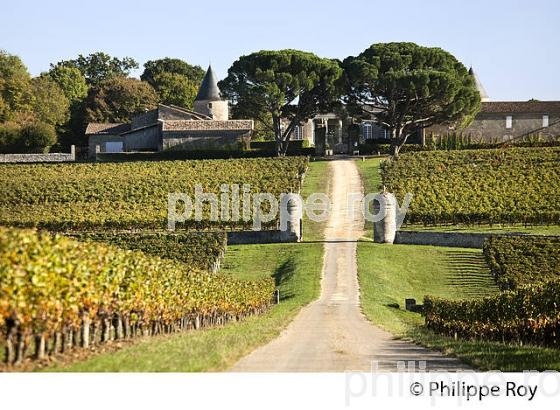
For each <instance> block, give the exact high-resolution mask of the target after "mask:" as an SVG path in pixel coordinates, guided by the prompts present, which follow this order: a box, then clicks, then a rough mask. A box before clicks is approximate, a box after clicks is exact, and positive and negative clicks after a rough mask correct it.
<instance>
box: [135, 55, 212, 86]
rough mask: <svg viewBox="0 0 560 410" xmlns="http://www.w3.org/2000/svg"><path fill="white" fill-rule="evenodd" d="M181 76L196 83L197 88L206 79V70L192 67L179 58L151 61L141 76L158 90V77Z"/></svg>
mask: <svg viewBox="0 0 560 410" xmlns="http://www.w3.org/2000/svg"><path fill="white" fill-rule="evenodd" d="M165 73H168V74H179V75H181V76H183V77H185V78H186V79H187V80H189V81H191V82H192V83H194V84H195V85H196V86H197V87H198V85H199V84H200V82H201V81H202V78H203V77H204V70H203V69H202V68H201V67H200V66H198V65H191V64H189V63H187V62H186V61H183V60H180V59H178V58H168V57H166V58H161V59H159V60H150V61H148V62H146V64H144V72H143V73H142V75H141V76H140V79H141V80H142V81H147V82H148V83H150V85H151V86H152V87H154V88H156V84H157V77H158V76H160V75H162V74H165Z"/></svg>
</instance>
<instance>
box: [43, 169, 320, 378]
mask: <svg viewBox="0 0 560 410" xmlns="http://www.w3.org/2000/svg"><path fill="white" fill-rule="evenodd" d="M328 178H329V172H328V162H325V161H322V162H311V163H310V165H309V170H308V172H307V174H306V177H305V180H304V186H303V189H302V196H303V197H304V198H306V197H307V196H308V195H309V194H311V193H313V192H327V189H328V187H327V185H328ZM324 225H325V224H324V223H321V224H316V223H312V222H311V221H307V220H306V219H304V235H305V240H306V241H309V243H300V244H295V243H289V244H267V245H237V246H229V247H228V249H227V252H226V257H225V260H224V262H223V264H222V272H224V273H227V274H231V275H235V276H237V277H239V278H242V279H246V280H251V279H256V278H260V277H263V276H273V277H274V278H275V281H276V284H277V287H278V289H279V290H280V298H281V301H280V304H279V305H277V306H274V307H273V308H272V309H271V310H270V311H269V312H268V313H266V314H264V315H262V316H258V317H252V318H249V319H247V320H245V321H243V322H239V323H231V324H228V325H226V326H224V327H222V328H215V329H207V330H200V331H190V332H186V333H182V334H175V335H170V336H162V337H155V338H145V339H142V340H140V341H138V342H137V343H134V344H132V345H130V346H127V347H124V348H122V349H120V350H118V351H116V352H111V353H102V354H98V355H96V356H92V357H91V358H89V359H87V360H84V361H81V362H76V363H74V364H72V365H69V366H64V367H63V366H58V367H51V368H49V369H47V370H49V371H74V372H99V371H101V372H104V371H125V372H138V371H144V372H191V371H218V370H225V369H227V368H228V367H230V366H231V365H233V364H234V363H235V362H236V361H237V360H239V359H240V358H241V357H243V356H244V355H246V354H248V353H249V352H251V351H252V350H254V349H255V348H257V347H259V346H261V345H263V344H265V343H267V342H269V341H270V340H272V339H274V338H275V337H277V336H278V335H279V334H280V332H281V330H282V329H284V328H285V327H286V326H287V325H288V323H289V322H290V321H291V320H292V319H293V318H294V316H295V315H296V314H297V313H298V312H299V310H300V309H301V308H302V307H303V306H305V305H306V304H308V303H309V302H311V301H313V300H314V299H316V298H317V296H318V295H319V290H320V278H321V269H322V266H323V244H322V243H320V242H318V241H320V240H321V239H322V238H323V234H322V232H323V230H324Z"/></svg>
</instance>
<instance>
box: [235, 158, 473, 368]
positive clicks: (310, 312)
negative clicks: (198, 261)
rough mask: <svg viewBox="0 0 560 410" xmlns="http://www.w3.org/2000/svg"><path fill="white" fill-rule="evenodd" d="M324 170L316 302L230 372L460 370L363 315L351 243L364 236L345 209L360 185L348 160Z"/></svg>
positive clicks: (357, 215) (357, 218) (356, 216)
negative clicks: (326, 185)
mask: <svg viewBox="0 0 560 410" xmlns="http://www.w3.org/2000/svg"><path fill="white" fill-rule="evenodd" d="M329 166H330V167H332V178H333V181H332V192H331V198H332V212H331V216H330V219H329V223H328V226H327V229H326V242H325V257H324V264H323V279H322V282H321V297H320V298H319V299H318V300H316V301H315V302H313V303H311V304H309V305H308V306H306V307H305V308H303V309H302V310H301V311H300V313H299V314H298V315H297V316H296V318H295V319H294V320H293V322H292V323H291V324H290V325H289V326H288V327H287V328H286V329H285V330H284V331H283V332H282V334H281V335H280V336H279V337H278V338H276V339H275V340H273V341H272V342H270V343H268V344H267V345H265V346H262V347H260V348H259V349H257V350H255V351H253V352H252V353H250V354H249V355H247V356H245V357H244V358H242V359H241V360H240V361H239V362H237V364H236V365H235V366H234V367H233V368H232V369H231V370H232V371H249V372H283V371H285V372H329V371H335V372H338V371H346V370H356V371H370V370H371V369H372V365H373V366H374V368H377V369H380V370H388V371H397V370H398V369H400V368H402V366H404V365H405V363H406V365H409V366H410V365H411V363H410V362H411V361H415V362H416V363H415V364H414V366H416V367H418V366H425V367H426V368H427V369H429V370H433V369H440V370H449V371H452V370H457V369H465V368H466V367H465V366H464V365H462V364H461V363H460V362H458V361H457V360H454V359H450V358H446V357H444V356H442V355H441V354H440V353H437V352H434V351H431V350H428V349H425V348H422V347H419V346H416V345H414V344H412V343H407V342H403V341H397V340H394V339H393V337H392V335H391V334H389V333H387V332H385V331H383V330H381V329H379V328H378V327H375V326H373V325H372V324H371V323H370V322H369V321H368V320H367V319H366V318H365V317H364V316H363V315H362V312H361V310H360V299H359V298H360V296H359V295H360V290H359V285H358V278H357V268H356V240H357V239H359V238H360V237H361V236H362V234H363V226H364V220H363V216H362V214H361V212H351V211H350V209H349V207H348V204H347V202H348V201H347V197H348V196H349V195H350V194H352V193H361V192H362V183H361V179H360V175H359V173H358V169H357V167H356V165H355V163H354V162H353V161H352V160H337V161H332V162H331V163H330V165H329ZM419 361H420V362H422V363H419ZM423 362H425V363H423ZM375 363H377V364H375ZM397 366H398V367H397Z"/></svg>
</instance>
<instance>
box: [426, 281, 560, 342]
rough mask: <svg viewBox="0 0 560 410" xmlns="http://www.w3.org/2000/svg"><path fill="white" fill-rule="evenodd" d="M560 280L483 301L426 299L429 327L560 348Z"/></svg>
mask: <svg viewBox="0 0 560 410" xmlns="http://www.w3.org/2000/svg"><path fill="white" fill-rule="evenodd" d="M559 295H560V282H558V281H551V282H547V283H545V284H540V285H537V286H530V285H528V286H525V287H520V288H518V289H516V290H513V291H505V292H502V293H500V294H499V295H498V296H494V297H487V298H484V299H479V300H466V301H449V300H446V299H439V298H433V297H426V298H425V299H424V314H425V316H426V326H427V327H428V328H429V329H432V330H433V331H435V332H437V333H441V334H444V335H447V336H451V337H461V338H466V339H476V340H484V341H487V340H494V341H500V342H513V343H531V344H534V345H540V346H549V347H560V303H558V302H559V301H558V297H559Z"/></svg>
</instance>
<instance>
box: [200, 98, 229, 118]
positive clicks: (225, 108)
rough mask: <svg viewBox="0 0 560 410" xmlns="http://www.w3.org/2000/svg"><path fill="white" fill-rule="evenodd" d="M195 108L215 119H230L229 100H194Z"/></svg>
mask: <svg viewBox="0 0 560 410" xmlns="http://www.w3.org/2000/svg"><path fill="white" fill-rule="evenodd" d="M193 110H194V111H195V112H198V113H201V114H204V115H207V116H209V117H211V118H213V119H214V120H219V121H226V120H228V119H229V104H228V102H227V101H208V100H198V101H195V102H194V105H193Z"/></svg>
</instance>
